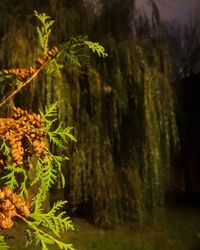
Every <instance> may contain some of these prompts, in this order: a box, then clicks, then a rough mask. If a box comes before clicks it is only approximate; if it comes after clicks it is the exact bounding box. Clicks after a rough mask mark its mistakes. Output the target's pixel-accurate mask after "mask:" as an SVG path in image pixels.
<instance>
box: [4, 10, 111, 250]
mask: <svg viewBox="0 0 200 250" xmlns="http://www.w3.org/2000/svg"><path fill="white" fill-rule="evenodd" d="M34 14H35V16H36V17H37V18H38V19H39V21H40V22H41V25H40V26H38V27H37V33H38V37H39V43H40V46H41V48H42V57H40V58H38V59H37V60H36V64H37V66H36V67H29V68H28V69H24V68H23V69H22V68H19V69H11V70H10V69H9V70H2V72H1V75H0V78H1V81H4V80H5V79H7V78H9V79H10V76H14V77H13V78H12V80H13V81H14V82H15V84H13V85H12V91H11V92H10V93H9V95H8V96H7V97H5V98H4V100H3V101H2V102H1V104H0V105H1V106H3V105H5V104H6V103H7V102H8V101H9V100H11V99H12V98H13V97H14V96H15V95H16V94H17V93H18V92H19V91H20V90H21V89H22V88H24V87H25V86H27V85H28V84H29V83H30V82H31V81H32V80H33V79H34V78H35V77H36V76H37V75H38V74H39V73H40V72H41V71H43V72H45V74H46V76H47V77H49V76H52V75H54V74H52V73H54V72H56V73H57V74H56V75H58V76H59V77H60V76H61V74H60V69H61V68H62V66H61V65H60V64H59V63H58V62H57V60H58V59H59V56H61V55H63V54H64V55H65V56H67V55H68V54H70V53H71V54H72V51H73V48H74V47H76V46H84V45H85V46H88V47H89V48H90V49H91V50H92V51H93V52H97V54H98V55H99V56H103V57H104V56H107V54H106V53H105V51H104V48H103V47H102V46H101V45H99V44H98V43H92V42H90V41H85V40H79V43H78V44H77V43H76V41H77V40H76V39H75V40H73V41H74V42H72V43H70V46H71V47H70V48H69V47H67V45H66V44H65V46H64V47H63V48H62V50H60V53H59V54H58V53H57V52H58V48H57V47H54V48H53V49H51V50H50V49H49V35H50V33H51V29H50V28H51V26H52V25H53V23H54V21H52V20H51V19H50V17H49V16H47V15H46V14H45V13H43V14H39V13H38V12H37V11H35V12H34ZM66 50H67V51H66ZM67 57H68V56H67ZM73 57H74V60H75V61H78V59H77V58H78V56H77V54H76V53H75V51H73ZM7 76H8V77H7ZM16 82H17V83H16ZM13 87H14V89H13ZM57 110H58V103H54V104H51V105H48V106H46V107H45V111H44V112H43V111H42V110H41V111H40V115H37V114H35V113H34V114H29V113H28V111H27V110H22V109H20V108H14V115H13V117H14V118H2V122H1V131H0V136H1V154H2V155H1V157H3V158H2V159H1V164H2V162H3V176H2V177H1V185H2V186H6V188H4V189H3V191H1V198H0V200H1V204H3V203H6V202H7V203H11V202H12V203H13V205H12V209H14V210H12V213H13V214H12V215H11V216H12V217H17V218H19V219H21V220H22V221H23V222H24V223H25V225H26V226H27V228H26V236H27V244H26V245H27V246H28V245H30V244H35V245H36V246H39V247H41V249H42V250H48V249H49V247H48V246H49V245H55V247H57V248H59V249H63V250H73V249H74V248H73V246H72V244H66V243H64V242H62V241H61V240H60V238H61V233H62V232H63V231H67V230H69V229H71V230H73V229H74V227H73V225H72V222H71V220H70V218H69V217H68V216H67V215H66V213H65V212H64V211H63V210H64V208H65V205H66V203H67V202H66V201H63V200H59V201H57V202H55V203H54V204H53V206H52V208H51V209H50V210H49V211H46V210H45V209H44V202H45V201H46V200H47V198H48V194H49V191H50V189H51V188H52V187H53V185H54V184H55V183H56V184H58V185H57V186H59V187H60V188H64V186H65V176H64V174H63V172H62V171H63V170H62V169H63V162H64V161H66V160H68V159H69V158H68V157H67V156H66V153H65V155H60V154H59V155H55V154H53V153H51V152H50V149H49V148H50V147H48V146H47V145H46V144H45V142H44V140H46V141H49V143H50V144H51V146H53V145H55V146H56V147H58V148H64V149H66V147H65V144H67V143H68V142H69V141H74V142H76V139H75V137H74V136H73V135H72V133H71V131H72V129H73V128H72V127H65V126H63V124H62V123H61V122H59V120H58V113H57ZM21 121H23V122H21ZM9 126H10V127H9ZM15 130H16V131H17V133H19V134H20V133H21V135H20V136H21V137H17V136H18V135H17V133H16V131H15ZM20 130H21V131H20ZM44 135H45V137H43V136H44ZM16 138H17V139H16ZM35 138H36V139H35ZM41 138H42V139H41ZM15 142H16V143H15ZM15 144H17V145H19V148H16V147H15ZM18 151H20V157H21V158H20V159H18V155H17V154H18V153H16V152H18ZM26 154H27V155H26ZM59 176H60V180H59ZM32 188H33V189H34V192H33V193H31V192H32V191H30V190H31V189H32ZM15 192H17V193H18V194H19V195H20V196H21V198H18V196H17V193H15ZM31 196H33V197H31ZM22 199H26V200H29V201H28V203H30V204H29V205H27V204H28V203H27V204H26V202H24V203H22V202H23V200H22ZM17 202H18V203H17ZM18 204H20V205H18ZM22 204H23V208H21V207H20V206H21V205H22ZM15 206H16V208H15ZM28 206H30V208H29V207H28ZM6 209H7V210H5V211H6V213H7V212H8V211H9V209H11V208H10V207H7V208H6ZM10 213H11V212H10ZM12 217H9V218H8V215H7V214H5V215H4V210H1V218H0V223H1V225H0V226H1V228H4V229H5V228H10V227H12V225H13V221H12V220H11V218H12ZM6 219H7V222H6V223H7V224H5V222H3V220H6ZM3 223H4V224H3ZM52 235H53V236H52ZM0 248H1V249H2V250H3V249H8V246H7V245H6V243H5V240H4V237H3V236H1V237H0ZM57 248H56V249H57Z"/></svg>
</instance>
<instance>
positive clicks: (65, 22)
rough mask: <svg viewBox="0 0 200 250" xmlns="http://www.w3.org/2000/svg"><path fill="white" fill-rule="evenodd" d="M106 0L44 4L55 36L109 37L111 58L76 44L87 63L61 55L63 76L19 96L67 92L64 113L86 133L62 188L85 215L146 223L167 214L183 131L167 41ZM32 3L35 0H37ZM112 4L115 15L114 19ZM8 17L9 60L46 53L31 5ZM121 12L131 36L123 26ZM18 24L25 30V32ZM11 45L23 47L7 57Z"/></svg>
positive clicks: (80, 135) (35, 103)
mask: <svg viewBox="0 0 200 250" xmlns="http://www.w3.org/2000/svg"><path fill="white" fill-rule="evenodd" d="M101 2H102V9H101V12H99V13H96V14H94V13H91V9H90V11H89V9H87V5H84V2H82V1H80V4H76V5H75V4H73V3H72V2H71V1H68V2H67V1H64V0H63V1H59V2H58V1H50V3H49V4H48V5H42V8H48V10H49V11H50V12H51V14H52V16H53V17H55V19H56V20H58V21H56V23H57V26H56V28H55V33H54V34H55V36H54V37H53V38H52V40H50V44H51V43H54V42H55V43H56V42H58V43H60V42H62V41H63V39H64V37H68V36H71V35H73V36H74V35H77V34H80V31H82V32H81V33H82V34H85V33H88V36H89V38H90V39H92V40H94V41H95V40H96V39H97V40H98V41H103V45H104V46H105V47H106V50H107V51H108V54H109V56H108V58H107V59H105V61H104V62H102V61H99V60H98V59H96V58H88V57H85V56H84V55H85V50H83V49H81V50H79V48H78V47H76V49H77V50H78V51H76V52H78V54H79V55H80V57H79V62H82V61H83V62H84V63H83V64H82V66H81V67H80V66H78V64H76V66H72V65H71V64H70V63H69V62H70V61H68V62H66V61H64V62H62V64H63V68H62V72H63V73H64V74H62V76H59V75H51V77H46V78H45V82H43V81H41V79H38V84H37V85H39V86H40V88H36V87H35V85H32V86H30V88H27V91H28V93H29V98H27V93H26V92H24V93H23V94H21V95H19V96H18V97H17V98H16V99H15V102H16V103H18V104H21V105H22V102H21V100H23V103H24V105H26V106H27V107H28V108H29V109H30V110H34V109H35V108H37V107H40V106H42V104H43V103H52V102H54V101H55V100H58V104H59V118H60V121H62V122H63V124H64V125H65V124H67V125H70V126H73V127H74V131H75V137H76V138H77V143H75V144H71V146H70V147H69V148H68V151H67V152H71V155H70V159H71V160H70V162H68V163H66V168H65V170H64V172H65V176H66V189H65V191H64V193H62V194H59V195H60V196H64V197H65V198H67V200H68V201H69V204H70V205H71V207H72V208H73V210H74V211H75V212H77V213H78V214H80V213H83V214H85V215H87V216H90V217H91V218H92V219H93V221H94V222H96V223H102V224H104V225H108V226H110V225H113V224H117V223H122V222H125V221H127V220H129V221H130V220H133V221H135V220H139V221H141V222H142V221H145V219H147V218H149V217H151V218H152V217H154V218H156V216H157V215H159V214H160V212H161V210H162V208H163V207H164V194H165V190H166V185H167V181H168V178H169V175H168V174H169V166H170V152H171V149H173V148H172V146H173V145H175V144H176V143H177V131H176V121H175V114H174V96H173V90H172V86H171V78H172V68H171V59H170V55H169V53H168V46H167V45H166V42H165V41H163V39H161V38H160V37H159V36H158V37H156V38H155V37H153V36H149V37H148V36H141V35H140V34H139V28H137V29H136V32H138V34H136V36H135V37H133V36H132V35H131V36H130V28H131V27H130V25H131V20H132V19H131V17H132V14H133V13H131V8H128V7H127V6H125V5H123V6H122V5H121V4H122V2H121V1H119V0H113V1H110V2H109V4H106V3H104V2H105V1H101ZM129 2H130V4H132V3H133V1H129ZM31 3H32V4H33V6H34V1H31ZM115 3H117V4H116V5H115V6H116V8H112V7H113V6H114V4H115ZM80 6H81V8H80ZM121 6H122V7H123V8H120V7H121ZM128 6H129V5H128ZM129 7H130V6H129ZM20 8H22V5H21V4H20V3H19V4H18V10H19V9H20ZM15 10H16V12H17V8H16V9H15ZM111 10H112V11H111ZM111 12H113V15H112V16H113V17H114V19H111V18H109V16H110V13H111ZM127 12H128V13H129V14H128V16H129V18H128V19H127V15H126V14H127ZM27 13H28V10H27ZM86 13H89V15H88V18H86V19H85V18H84V16H86ZM2 15H3V14H2ZM107 17H108V18H107ZM121 17H122V19H123V20H122V19H121ZM10 18H11V17H10ZM141 18H142V17H141ZM4 19H5V20H4V23H5V30H6V31H8V32H6V33H5V30H4V31H3V30H2V31H1V32H2V37H3V38H2V40H1V53H0V58H1V63H2V64H4V65H13V64H15V65H16V64H17V63H18V61H17V60H18V58H19V57H20V58H21V57H22V56H21V55H20V53H21V54H22V55H23V58H24V60H25V62H24V63H29V60H32V58H31V56H32V55H34V53H37V51H36V50H35V47H36V46H35V39H36V38H35V37H36V34H35V33H34V32H33V31H32V30H33V29H32V28H28V30H29V32H28V36H27V33H25V32H24V28H22V27H24V26H26V27H32V25H33V23H32V21H31V19H30V18H29V16H28V14H27V16H26V15H25V16H24V17H23V18H20V17H17V16H16V15H15V17H12V18H11V20H12V22H10V21H9V20H8V19H7V18H6V17H5V16H4ZM59 20H62V22H61V21H59ZM120 21H123V22H122V23H123V24H124V26H123V28H124V29H123V30H124V34H123V35H122V34H120V32H121V31H120V30H121V29H118V27H121V26H118V23H119V22H120ZM154 21H155V19H154ZM107 22H109V26H107ZM22 23H23V25H24V26H23V25H22ZM143 23H144V22H143ZM102 27H104V28H102ZM108 27H110V28H108ZM13 31H16V32H17V34H18V39H16V40H13V37H12V33H13ZM113 32H114V33H113ZM152 32H153V30H149V34H151V35H152ZM101 38H102V39H101ZM5 44H6V46H5ZM30 49H31V50H32V52H33V53H32V55H30V54H29V53H28V51H30ZM11 54H12V55H15V56H13V57H12V56H8V55H11ZM19 55H20V56H19ZM27 55H28V56H27ZM71 59H72V58H71ZM20 63H21V62H20ZM62 153H65V151H63V150H62ZM52 192H54V190H52ZM56 193H58V192H57V191H56ZM54 194H55V192H54Z"/></svg>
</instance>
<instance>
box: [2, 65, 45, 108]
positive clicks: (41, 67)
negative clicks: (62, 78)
mask: <svg viewBox="0 0 200 250" xmlns="http://www.w3.org/2000/svg"><path fill="white" fill-rule="evenodd" d="M47 62H48V61H46V62H44V63H43V64H42V65H41V66H40V67H39V68H38V69H37V70H36V72H35V73H34V74H33V75H32V76H31V77H30V78H28V79H27V80H26V81H25V82H23V83H22V85H20V86H19V87H18V88H17V89H16V90H14V91H13V92H12V93H11V94H10V95H9V96H7V97H6V99H5V100H4V101H2V102H1V103H0V108H1V107H2V106H3V105H5V104H6V103H7V102H8V101H9V100H10V99H11V98H13V97H14V96H15V95H16V94H17V93H18V92H20V91H21V90H22V89H23V88H24V87H26V86H27V85H28V84H29V83H30V82H31V81H32V80H33V79H34V78H35V77H36V76H37V75H38V74H39V73H40V72H41V71H42V69H43V68H44V66H45V65H46V64H47Z"/></svg>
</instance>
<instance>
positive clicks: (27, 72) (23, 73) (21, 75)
mask: <svg viewBox="0 0 200 250" xmlns="http://www.w3.org/2000/svg"><path fill="white" fill-rule="evenodd" d="M57 53H58V48H57V47H53V48H52V49H50V50H48V52H47V53H46V54H44V55H43V56H42V57H40V58H38V59H37V60H36V64H37V66H36V67H29V68H17V69H4V70H2V73H3V74H5V75H14V76H16V77H17V78H18V79H19V80H20V81H25V80H26V79H28V78H30V77H31V76H32V75H33V74H34V73H35V72H36V71H37V70H38V68H40V67H41V66H42V65H43V64H44V63H45V62H46V61H48V60H49V59H51V58H53V57H55V56H56V55H57Z"/></svg>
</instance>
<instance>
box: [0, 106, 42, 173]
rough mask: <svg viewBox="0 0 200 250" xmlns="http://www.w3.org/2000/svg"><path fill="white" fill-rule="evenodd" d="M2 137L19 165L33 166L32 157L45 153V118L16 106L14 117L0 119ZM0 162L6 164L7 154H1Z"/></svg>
mask: <svg viewBox="0 0 200 250" xmlns="http://www.w3.org/2000/svg"><path fill="white" fill-rule="evenodd" d="M0 139H3V140H4V141H5V142H6V143H7V145H9V147H10V155H11V158H12V160H13V162H15V163H16V164H17V165H19V166H20V165H24V166H27V167H28V168H31V166H32V164H31V157H32V156H33V154H36V156H37V157H41V156H43V155H44V154H45V152H46V149H47V145H46V140H45V132H44V120H43V118H42V117H41V116H40V115H38V114H35V113H31V114H30V113H28V111H26V110H23V109H20V108H14V115H13V118H1V119H0ZM0 164H1V165H5V164H6V157H5V155H3V154H1V155H0Z"/></svg>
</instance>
